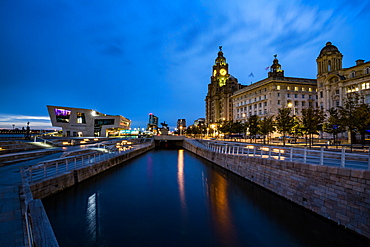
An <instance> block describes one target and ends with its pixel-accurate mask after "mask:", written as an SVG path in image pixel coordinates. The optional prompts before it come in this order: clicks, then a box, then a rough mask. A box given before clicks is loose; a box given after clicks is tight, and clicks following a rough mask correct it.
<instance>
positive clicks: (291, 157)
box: [290, 147, 293, 161]
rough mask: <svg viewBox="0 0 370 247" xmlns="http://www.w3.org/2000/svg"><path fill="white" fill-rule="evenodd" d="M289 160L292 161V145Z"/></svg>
mask: <svg viewBox="0 0 370 247" xmlns="http://www.w3.org/2000/svg"><path fill="white" fill-rule="evenodd" d="M290 161H293V147H291V148H290Z"/></svg>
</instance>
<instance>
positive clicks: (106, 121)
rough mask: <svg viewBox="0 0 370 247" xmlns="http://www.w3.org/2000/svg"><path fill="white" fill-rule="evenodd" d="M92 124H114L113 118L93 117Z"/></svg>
mask: <svg viewBox="0 0 370 247" xmlns="http://www.w3.org/2000/svg"><path fill="white" fill-rule="evenodd" d="M94 124H95V126H100V125H113V124H114V119H95V122H94Z"/></svg>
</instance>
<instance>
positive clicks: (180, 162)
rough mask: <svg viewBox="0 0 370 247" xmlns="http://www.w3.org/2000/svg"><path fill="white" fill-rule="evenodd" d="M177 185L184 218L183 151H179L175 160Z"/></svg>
mask: <svg viewBox="0 0 370 247" xmlns="http://www.w3.org/2000/svg"><path fill="white" fill-rule="evenodd" d="M177 183H178V185H179V193H180V202H181V212H182V215H183V216H186V212H187V210H186V198H185V179H184V150H183V149H180V150H179V152H178V158H177Z"/></svg>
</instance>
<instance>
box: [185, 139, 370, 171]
mask: <svg viewBox="0 0 370 247" xmlns="http://www.w3.org/2000/svg"><path fill="white" fill-rule="evenodd" d="M188 141H190V142H191V143H192V144H193V145H195V146H197V147H200V148H203V149H207V150H209V151H212V152H215V153H223V154H229V155H244V156H252V157H259V158H267V159H277V160H287V161H292V162H293V161H294V162H301V163H306V164H316V165H317V164H319V165H331V166H333V165H335V166H340V167H347V168H348V167H351V168H356V169H367V170H370V150H369V152H368V154H354V153H346V150H345V149H344V148H342V149H341V152H333V151H325V150H324V148H323V147H322V148H321V149H320V150H314V149H308V148H307V147H304V148H297V147H281V146H265V145H256V144H244V143H225V142H214V141H203V140H197V141H195V140H188ZM349 163H351V164H349Z"/></svg>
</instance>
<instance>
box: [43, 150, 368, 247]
mask: <svg viewBox="0 0 370 247" xmlns="http://www.w3.org/2000/svg"><path fill="white" fill-rule="evenodd" d="M43 203H44V206H45V209H46V211H47V213H48V215H49V219H50V221H51V224H52V226H53V228H54V231H55V234H56V237H57V239H58V241H59V244H60V246H62V247H63V246H68V247H73V246H79V247H81V246H125V247H126V246H151V247H155V246H253V247H254V246H370V245H369V242H367V241H366V240H364V239H363V238H361V237H359V236H357V235H354V234H352V233H349V232H347V231H344V230H343V229H341V228H339V227H337V226H336V225H335V224H331V223H329V222H327V221H325V220H323V219H321V218H319V217H317V216H315V215H312V214H311V213H309V212H307V211H306V210H303V209H302V208H300V207H296V206H294V205H292V204H291V203H289V202H287V201H285V200H283V199H281V198H280V197H277V196H275V195H274V194H271V193H269V192H267V191H265V190H263V189H261V188H260V187H257V186H255V185H253V184H251V183H249V182H246V181H245V180H243V179H242V178H240V177H238V176H235V175H234V174H231V173H229V172H227V171H225V170H223V169H220V168H219V167H217V166H215V165H213V164H212V163H210V162H208V161H205V160H203V159H200V158H198V157H196V156H194V155H193V154H191V153H189V152H187V151H184V150H157V151H151V152H149V153H146V154H144V155H142V156H140V157H137V158H135V159H134V160H131V161H130V162H127V163H126V164H124V165H122V166H120V167H116V168H113V169H112V170H110V171H108V172H106V173H104V174H101V175H99V176H96V177H94V178H92V179H90V180H88V181H86V182H84V183H81V184H79V185H78V186H76V187H74V188H71V189H68V190H66V191H64V192H62V193H59V194H57V195H54V196H52V197H49V198H47V199H45V200H43ZM365 241H366V242H365Z"/></svg>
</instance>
